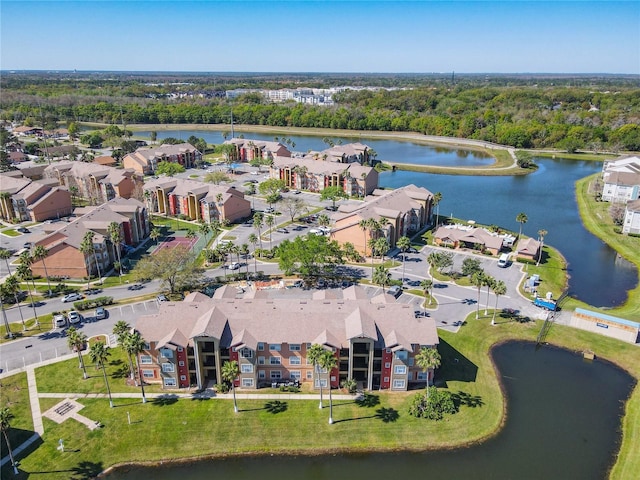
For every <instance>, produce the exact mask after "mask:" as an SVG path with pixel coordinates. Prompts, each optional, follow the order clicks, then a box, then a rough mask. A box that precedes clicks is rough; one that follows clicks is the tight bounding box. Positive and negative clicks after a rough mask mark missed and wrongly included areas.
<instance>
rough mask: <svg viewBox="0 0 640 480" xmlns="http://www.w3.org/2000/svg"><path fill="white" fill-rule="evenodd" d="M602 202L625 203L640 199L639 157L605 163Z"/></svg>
mask: <svg viewBox="0 0 640 480" xmlns="http://www.w3.org/2000/svg"><path fill="white" fill-rule="evenodd" d="M602 180H603V183H604V186H603V188H602V200H603V201H605V202H616V203H626V202H629V201H633V200H638V199H639V198H640V157H635V156H634V157H624V158H620V159H618V160H615V161H609V162H605V164H604V166H603V174H602Z"/></svg>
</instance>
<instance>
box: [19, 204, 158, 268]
mask: <svg viewBox="0 0 640 480" xmlns="http://www.w3.org/2000/svg"><path fill="white" fill-rule="evenodd" d="M76 214H80V216H79V217H78V218H76V219H75V220H73V221H71V222H70V223H53V224H51V225H46V226H45V227H44V228H45V236H44V237H43V238H41V239H40V240H36V241H35V245H42V246H43V247H45V248H46V249H47V251H48V255H47V257H46V258H45V262H46V266H47V272H46V273H47V274H48V275H49V276H52V277H69V278H76V279H82V278H86V277H87V276H89V275H91V276H93V275H96V274H97V273H98V267H97V266H96V260H97V263H98V265H99V268H100V272H101V273H103V274H104V273H105V272H106V271H108V269H109V268H110V267H111V266H112V265H113V262H114V261H116V260H117V255H118V254H117V253H116V248H120V249H122V248H123V245H129V246H135V245H138V244H139V243H140V242H142V241H144V240H145V239H146V238H148V236H149V231H150V230H149V218H148V216H147V210H146V208H145V207H144V205H143V204H142V203H141V202H139V201H137V200H134V199H124V198H114V199H113V200H110V201H109V202H107V203H104V204H102V205H100V206H98V207H84V208H82V209H76ZM112 222H115V223H117V224H118V225H120V229H121V230H120V233H121V236H122V238H123V241H122V244H121V245H113V244H112V242H111V241H110V240H109V235H108V228H109V224H111V223H112ZM87 232H93V233H94V238H93V248H94V250H95V252H96V255H95V257H94V255H85V254H84V253H83V252H82V251H81V250H80V248H81V244H82V240H83V239H84V237H85V235H86V234H87ZM31 268H32V270H33V272H34V274H36V275H41V276H45V271H44V266H43V265H42V262H36V263H34V264H33V265H32V267H31Z"/></svg>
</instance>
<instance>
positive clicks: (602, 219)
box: [576, 174, 640, 321]
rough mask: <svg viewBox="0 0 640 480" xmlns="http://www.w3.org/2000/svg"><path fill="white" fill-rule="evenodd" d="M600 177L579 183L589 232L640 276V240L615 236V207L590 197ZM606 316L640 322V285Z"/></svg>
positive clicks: (581, 209) (582, 214)
mask: <svg viewBox="0 0 640 480" xmlns="http://www.w3.org/2000/svg"><path fill="white" fill-rule="evenodd" d="M598 175H599V174H594V175H591V176H589V177H586V178H583V179H581V180H578V181H577V182H576V198H577V202H578V210H579V212H580V217H581V218H582V223H583V224H584V226H585V228H586V229H587V230H589V231H590V232H591V233H593V234H594V235H595V236H596V237H598V238H599V239H601V240H602V241H603V242H605V243H606V244H607V245H609V246H610V247H611V248H613V249H614V250H615V251H616V252H618V253H619V254H620V255H621V256H622V257H624V258H625V259H627V260H628V261H630V262H631V263H633V264H634V265H635V266H636V268H637V269H638V271H639V272H640V238H637V237H630V236H628V235H622V234H619V233H615V232H614V230H613V228H614V224H613V222H612V220H611V216H610V215H609V211H608V210H609V207H610V206H611V204H610V203H609V202H596V201H595V199H594V197H593V195H591V194H589V185H590V183H591V182H592V181H593V180H595V179H596V177H597V176H598ZM605 313H609V314H611V315H617V316H620V317H623V318H626V319H629V320H635V321H640V283H638V284H637V285H636V288H634V289H633V290H631V291H629V293H628V297H627V301H626V302H625V303H624V305H622V306H620V307H617V308H614V309H608V310H606V311H605Z"/></svg>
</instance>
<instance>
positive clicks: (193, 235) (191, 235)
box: [185, 228, 198, 251]
mask: <svg viewBox="0 0 640 480" xmlns="http://www.w3.org/2000/svg"><path fill="white" fill-rule="evenodd" d="M197 236H198V234H197V233H196V232H195V230H192V229H191V228H190V229H189V230H187V233H186V235H185V237H187V238H188V239H189V240H193V239H194V238H196V237H197ZM191 250H192V251H193V245H191Z"/></svg>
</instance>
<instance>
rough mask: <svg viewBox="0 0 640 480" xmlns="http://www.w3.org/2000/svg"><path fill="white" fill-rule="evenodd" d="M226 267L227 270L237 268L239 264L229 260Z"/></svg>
mask: <svg viewBox="0 0 640 480" xmlns="http://www.w3.org/2000/svg"><path fill="white" fill-rule="evenodd" d="M227 268H228V269H229V270H238V269H239V268H240V264H239V263H238V262H231V263H230V264H229V265H228V266H227Z"/></svg>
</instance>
